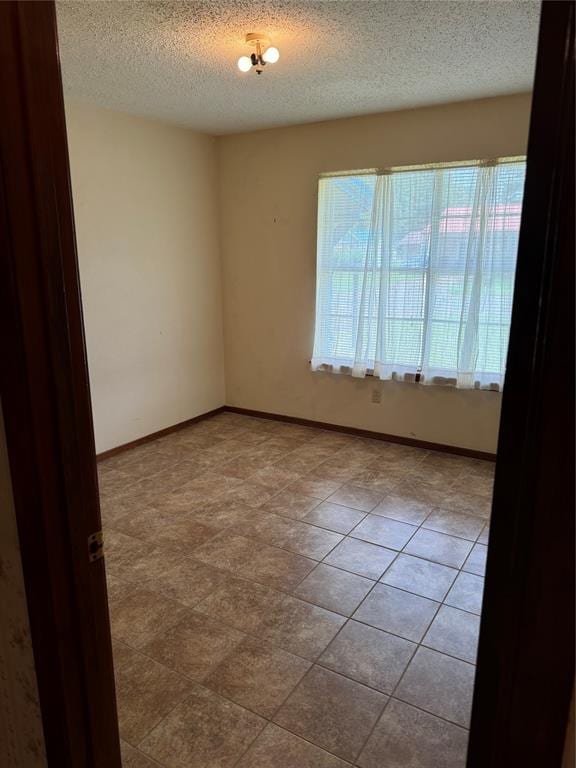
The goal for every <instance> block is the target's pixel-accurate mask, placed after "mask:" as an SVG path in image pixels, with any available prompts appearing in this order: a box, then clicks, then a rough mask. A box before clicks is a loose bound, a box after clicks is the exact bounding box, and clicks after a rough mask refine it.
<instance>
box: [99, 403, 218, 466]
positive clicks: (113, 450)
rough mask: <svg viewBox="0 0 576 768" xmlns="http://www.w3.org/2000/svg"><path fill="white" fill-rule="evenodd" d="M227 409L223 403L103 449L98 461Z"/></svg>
mask: <svg viewBox="0 0 576 768" xmlns="http://www.w3.org/2000/svg"><path fill="white" fill-rule="evenodd" d="M225 410H226V406H225V405H221V406H220V407H219V408H214V410H213V411H207V412H206V413H201V414H200V415H199V416H194V417H193V418H191V419H186V421H181V422H179V423H178V424H174V425H173V426H171V427H166V428H165V429H159V430H158V432H152V434H150V435H145V436H144V437H139V438H137V439H136V440H131V441H130V442H129V443H123V444H122V445H117V446H116V447H115V448H110V449H109V450H108V451H103V452H102V453H98V454H96V460H97V461H103V460H104V459H109V458H110V456H116V454H117V453H123V452H124V451H128V450H129V449H130V448H136V446H138V445H144V444H145V443H151V442H152V441H153V440H157V439H158V438H159V437H164V436H165V435H171V434H172V433H173V432H178V431H179V430H181V429H185V428H186V427H189V426H190V425H191V424H196V422H197V421H202V420H203V419H209V418H210V416H216V414H217V413H222V411H225Z"/></svg>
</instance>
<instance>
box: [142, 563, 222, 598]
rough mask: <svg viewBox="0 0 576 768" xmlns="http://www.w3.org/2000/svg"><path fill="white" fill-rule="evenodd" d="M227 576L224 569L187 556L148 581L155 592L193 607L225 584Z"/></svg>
mask: <svg viewBox="0 0 576 768" xmlns="http://www.w3.org/2000/svg"><path fill="white" fill-rule="evenodd" d="M226 578H227V576H226V574H225V573H223V572H222V571H218V570H216V569H215V568H211V567H210V566H208V565H203V564H202V563H198V562H196V561H195V560H192V559H191V558H185V559H184V560H181V561H180V562H179V563H177V564H176V565H175V566H174V567H172V568H170V569H168V570H167V571H165V572H164V573H163V574H161V575H160V576H158V577H157V578H155V579H154V581H152V582H148V585H147V586H148V587H149V588H150V589H151V591H153V592H160V593H161V594H162V595H166V597H168V598H170V599H171V600H176V601H177V602H179V603H181V604H182V605H186V606H188V607H189V608H193V607H194V606H195V605H197V604H198V603H199V602H200V601H201V600H204V598H205V597H207V596H208V595H209V594H210V593H211V592H213V591H214V590H215V589H216V588H217V587H219V586H220V585H221V584H224V582H225V581H226Z"/></svg>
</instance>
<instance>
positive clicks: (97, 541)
mask: <svg viewBox="0 0 576 768" xmlns="http://www.w3.org/2000/svg"><path fill="white" fill-rule="evenodd" d="M101 557H104V536H103V534H102V531H96V533H91V534H90V536H88V560H89V561H90V562H91V563H93V562H94V561H95V560H100V558H101Z"/></svg>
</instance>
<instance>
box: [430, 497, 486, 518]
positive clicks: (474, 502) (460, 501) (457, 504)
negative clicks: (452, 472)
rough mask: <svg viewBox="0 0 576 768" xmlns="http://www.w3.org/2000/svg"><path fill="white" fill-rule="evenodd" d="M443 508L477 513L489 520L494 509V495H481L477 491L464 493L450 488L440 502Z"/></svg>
mask: <svg viewBox="0 0 576 768" xmlns="http://www.w3.org/2000/svg"><path fill="white" fill-rule="evenodd" d="M438 506H439V507H442V508H443V509H451V510H453V511H454V512H462V513H463V514H468V515H477V516H478V517H482V518H484V519H485V520H487V519H488V518H489V517H490V512H491V510H492V496H491V495H490V496H480V495H479V494H475V493H470V492H466V493H462V492H461V491H456V490H449V491H448V492H447V493H446V494H445V495H444V496H443V498H442V500H441V502H440V503H439V504H438Z"/></svg>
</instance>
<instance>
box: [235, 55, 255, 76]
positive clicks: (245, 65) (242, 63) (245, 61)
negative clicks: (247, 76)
mask: <svg viewBox="0 0 576 768" xmlns="http://www.w3.org/2000/svg"><path fill="white" fill-rule="evenodd" d="M238 69H239V70H240V71H241V72H249V71H250V70H251V69H252V60H251V59H250V57H249V56H240V58H239V59H238Z"/></svg>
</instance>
